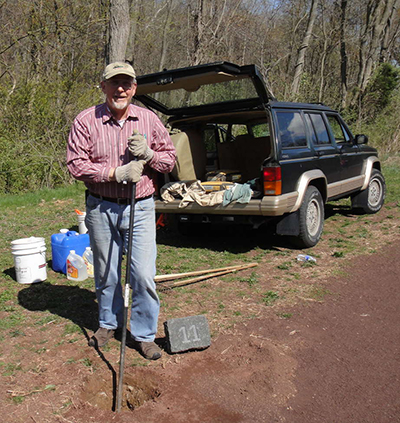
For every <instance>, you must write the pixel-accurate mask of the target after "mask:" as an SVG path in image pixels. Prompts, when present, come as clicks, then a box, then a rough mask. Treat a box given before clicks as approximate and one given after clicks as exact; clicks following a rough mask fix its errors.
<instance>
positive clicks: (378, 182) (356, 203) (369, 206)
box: [351, 169, 386, 214]
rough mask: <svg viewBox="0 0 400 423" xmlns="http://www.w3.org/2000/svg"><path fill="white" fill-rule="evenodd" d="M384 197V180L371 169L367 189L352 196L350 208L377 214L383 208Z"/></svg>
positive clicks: (376, 171) (380, 174)
mask: <svg viewBox="0 0 400 423" xmlns="http://www.w3.org/2000/svg"><path fill="white" fill-rule="evenodd" d="M385 196H386V183H385V178H384V177H383V175H382V173H381V172H380V171H379V170H377V169H373V170H372V174H371V179H370V180H369V183H368V187H367V188H366V189H365V190H363V191H361V192H359V193H358V194H355V195H353V196H352V198H351V204H352V208H353V209H355V210H361V211H363V212H364V213H367V214H373V213H377V212H378V211H379V210H380V209H381V208H382V206H383V203H384V201H385Z"/></svg>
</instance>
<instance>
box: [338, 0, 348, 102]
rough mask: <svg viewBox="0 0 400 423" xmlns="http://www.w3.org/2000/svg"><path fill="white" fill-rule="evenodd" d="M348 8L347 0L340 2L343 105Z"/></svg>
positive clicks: (341, 96)
mask: <svg viewBox="0 0 400 423" xmlns="http://www.w3.org/2000/svg"><path fill="white" fill-rule="evenodd" d="M346 9H347V0H341V2H340V10H341V13H340V98H341V106H342V108H343V109H344V108H345V107H346V99H347V52H346V36H345V28H346Z"/></svg>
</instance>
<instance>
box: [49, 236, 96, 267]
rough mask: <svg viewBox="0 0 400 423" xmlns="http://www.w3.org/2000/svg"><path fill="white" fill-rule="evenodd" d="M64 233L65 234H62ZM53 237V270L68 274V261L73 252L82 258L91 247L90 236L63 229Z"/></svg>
mask: <svg viewBox="0 0 400 423" xmlns="http://www.w3.org/2000/svg"><path fill="white" fill-rule="evenodd" d="M61 231H63V232H61ZM61 231H60V232H59V233H58V234H53V235H52V236H51V253H52V266H51V267H52V269H53V270H54V271H55V272H63V273H64V274H66V273H67V264H66V260H67V257H68V255H69V252H70V251H71V250H74V251H75V252H76V254H78V255H80V256H82V254H83V253H84V252H85V249H86V247H89V246H90V240H89V234H78V232H76V231H66V232H65V230H64V229H62V230H61Z"/></svg>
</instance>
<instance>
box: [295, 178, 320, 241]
mask: <svg viewBox="0 0 400 423" xmlns="http://www.w3.org/2000/svg"><path fill="white" fill-rule="evenodd" d="M298 213H299V235H298V236H297V237H296V238H295V240H294V242H295V244H296V245H297V246H298V247H300V248H309V247H314V245H316V244H317V243H318V241H319V240H320V238H321V234H322V230H323V228H324V219H325V210H324V201H323V199H322V195H321V193H320V192H319V190H318V189H317V188H316V187H314V186H309V187H308V188H307V191H306V194H305V196H304V200H303V203H302V204H301V207H300V209H299V212H298Z"/></svg>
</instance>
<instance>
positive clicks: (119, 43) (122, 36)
mask: <svg viewBox="0 0 400 423" xmlns="http://www.w3.org/2000/svg"><path fill="white" fill-rule="evenodd" d="M129 6H130V1H129V0H110V22H109V31H110V32H109V39H108V43H107V49H106V52H107V53H106V61H107V63H112V62H116V61H125V55H126V47H127V45H128V39H129V31H130V16H129Z"/></svg>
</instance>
